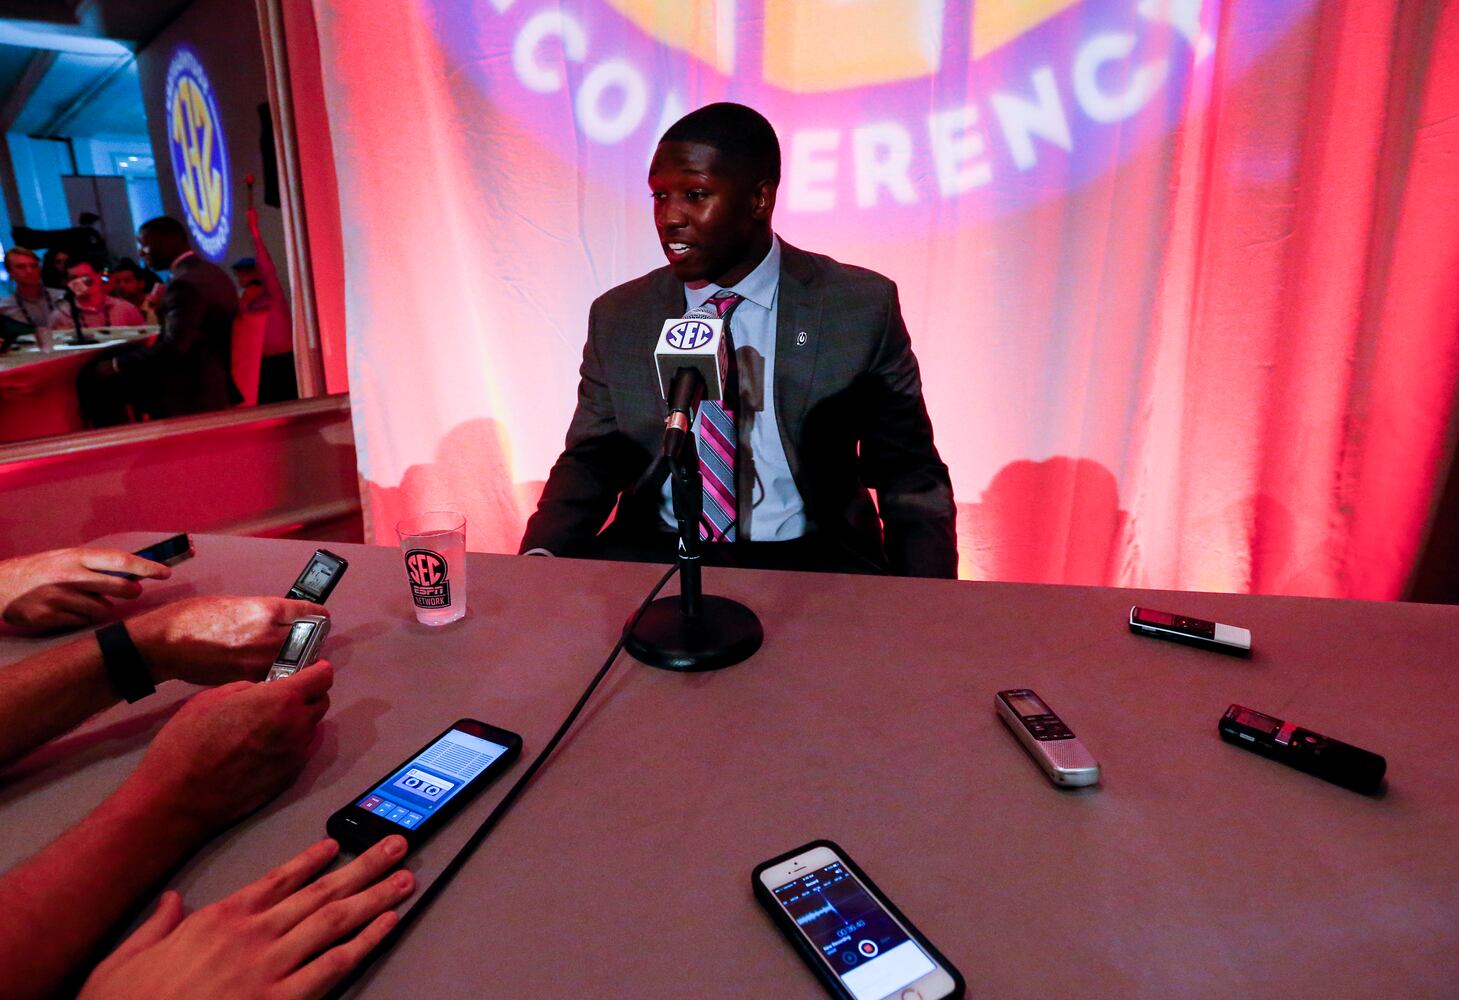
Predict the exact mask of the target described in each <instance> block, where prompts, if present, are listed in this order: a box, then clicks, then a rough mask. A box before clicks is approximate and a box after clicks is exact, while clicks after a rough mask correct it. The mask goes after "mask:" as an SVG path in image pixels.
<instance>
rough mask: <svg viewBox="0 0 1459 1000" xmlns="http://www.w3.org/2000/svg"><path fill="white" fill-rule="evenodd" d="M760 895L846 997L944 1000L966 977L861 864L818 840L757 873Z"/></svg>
mask: <svg viewBox="0 0 1459 1000" xmlns="http://www.w3.org/2000/svg"><path fill="white" fill-rule="evenodd" d="M750 881H751V884H752V886H753V888H754V891H755V898H756V899H757V900H758V901H759V903H760V905H761V906H763V907H764V908H765V910H766V912H767V913H769V914H770V918H771V919H772V920H774V921H775V925H776V926H777V927H778V928H780V931H781V933H783V934H784V935H785V936H786V937H787V938H789V940H790V942H791V944H792V945H793V946H794V947H795V950H796V952H797V953H798V954H799V955H800V957H801V958H802V959H803V960H804V961H805V962H806V964H807V965H809V966H810V968H811V971H812V972H814V973H815V974H816V978H818V979H819V980H820V981H821V985H822V986H824V987H825V988H826V991H827V992H829V993H830V994H831V995H832V996H834V997H839V998H842V1000H884V998H885V1000H892V998H905V1000H943V998H947V997H960V996H962V995H963V988H964V987H963V978H962V975H961V974H960V973H959V972H958V971H957V969H955V968H954V967H953V966H952V965H951V964H950V963H949V962H948V961H947V959H945V958H944V957H943V956H942V954H941V953H940V952H939V951H938V950H937V949H936V948H934V947H933V946H932V944H931V943H930V942H928V940H927V939H926V938H925V937H923V936H922V935H921V933H919V932H918V930H917V928H916V927H914V926H912V923H911V921H909V920H908V919H907V918H906V917H905V916H903V915H902V913H901V911H900V910H898V909H897V908H896V907H895V906H894V905H892V903H891V901H890V900H888V899H887V898H886V896H884V895H883V894H882V892H881V890H880V889H878V888H877V887H876V884H875V883H873V882H872V881H871V879H870V878H869V877H867V875H866V873H865V872H863V871H862V870H861V869H860V868H858V867H857V865H856V862H854V861H852V860H851V858H850V857H849V856H848V855H847V854H846V852H845V851H843V850H841V848H840V847H838V846H836V845H835V844H833V843H832V842H831V841H829V840H817V841H813V842H811V843H809V844H806V845H805V846H803V847H798V848H796V849H795V850H793V851H790V852H789V853H786V854H782V855H780V856H779V857H777V858H771V859H770V860H769V861H766V862H764V863H763V864H761V865H759V866H757V867H756V868H755V871H754V873H753V874H752V875H751V877H750Z"/></svg>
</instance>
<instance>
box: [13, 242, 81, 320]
mask: <svg viewBox="0 0 1459 1000" xmlns="http://www.w3.org/2000/svg"><path fill="white" fill-rule="evenodd" d="M5 270H6V271H7V272H8V273H9V274H10V280H11V281H13V282H15V294H14V295H7V296H6V297H5V298H3V299H0V315H5V316H9V317H10V318H11V319H13V320H15V321H16V322H19V323H24V324H26V325H27V326H33V327H42V326H46V325H47V324H49V323H50V321H51V313H53V312H54V311H55V310H56V308H57V307H58V306H59V305H61V303H63V302H64V301H65V297H64V296H63V295H62V294H61V293H60V292H56V291H52V290H51V289H49V288H47V287H46V286H45V284H44V283H43V282H42V281H41V259H40V257H39V256H38V255H37V254H36V252H35V251H34V250H27V249H25V247H11V248H10V249H9V250H6V251H5Z"/></svg>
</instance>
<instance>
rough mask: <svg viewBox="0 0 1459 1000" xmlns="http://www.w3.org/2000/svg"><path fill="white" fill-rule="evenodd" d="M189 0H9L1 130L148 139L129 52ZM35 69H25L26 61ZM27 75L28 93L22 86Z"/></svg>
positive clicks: (1, 47)
mask: <svg viewBox="0 0 1459 1000" xmlns="http://www.w3.org/2000/svg"><path fill="white" fill-rule="evenodd" d="M191 3H192V0H5V2H4V4H3V5H0V12H3V16H0V95H11V99H6V98H5V97H0V131H5V132H20V133H23V134H26V135H33V136H67V137H73V138H85V137H91V136H101V135H105V136H118V137H134V138H137V139H145V138H146V136H147V121H146V118H145V116H144V115H143V112H142V92H141V86H140V84H139V83H138V80H137V64H136V61H135V59H134V58H133V56H132V53H133V52H135V51H136V50H137V49H139V48H141V47H144V46H145V45H147V44H148V43H149V42H151V41H152V39H154V38H156V37H157V35H158V34H160V33H161V32H162V31H163V29H165V28H166V27H167V25H168V24H170V23H171V22H172V21H173V20H174V19H175V18H176V17H177V16H178V15H179V14H181V13H182V12H183V11H184V10H186V9H187V7H188V6H189V5H190V4H191ZM32 66H34V71H32V72H31V73H29V74H28V73H27V69H28V68H29V67H32ZM28 77H29V88H28V91H27V92H25V93H21V92H19V91H17V87H18V86H23V85H24V84H25V82H26V80H27V78H28Z"/></svg>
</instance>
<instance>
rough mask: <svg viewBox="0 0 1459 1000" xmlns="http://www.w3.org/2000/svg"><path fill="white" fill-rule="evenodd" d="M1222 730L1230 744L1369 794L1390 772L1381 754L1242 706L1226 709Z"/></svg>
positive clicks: (1224, 738) (1221, 723) (1222, 735)
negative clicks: (1386, 773)
mask: <svg viewBox="0 0 1459 1000" xmlns="http://www.w3.org/2000/svg"><path fill="white" fill-rule="evenodd" d="M1218 728H1219V729H1220V731H1221V739H1223V740H1225V741H1226V742H1227V743H1232V744H1235V745H1236V746H1239V747H1241V748H1242V749H1244V750H1250V751H1251V752H1252V753H1257V754H1261V755H1262V756H1263V757H1269V758H1270V759H1272V760H1275V761H1280V762H1281V763H1283V764H1286V765H1287V766H1289V767H1295V768H1296V769H1297V770H1299V771H1306V772H1307V773H1308V774H1310V775H1313V776H1315V777H1318V778H1322V779H1323V780H1324V781H1330V782H1332V783H1333V784H1334V785H1341V786H1342V787H1343V788H1350V789H1352V790H1353V791H1355V792H1363V793H1364V794H1367V795H1371V794H1373V793H1374V792H1376V791H1378V789H1379V787H1380V786H1381V785H1382V784H1383V774H1384V772H1385V771H1387V769H1388V761H1386V760H1384V759H1383V757H1382V756H1381V755H1379V754H1376V753H1373V752H1372V751H1369V750H1364V749H1363V748H1362V747H1355V746H1353V745H1352V744H1351V743H1344V742H1342V741H1341V740H1334V739H1330V738H1328V737H1326V736H1323V735H1322V734H1321V733H1314V732H1313V731H1312V730H1310V729H1302V728H1301V727H1299V726H1297V725H1296V724H1295V723H1291V722H1285V721H1283V720H1282V719H1274V718H1272V717H1271V716H1270V715H1263V714H1262V713H1260V712H1253V711H1252V710H1251V709H1249V708H1243V707H1241V706H1240V705H1232V706H1231V707H1230V708H1228V709H1226V714H1225V715H1223V716H1221V721H1220V723H1219V724H1218Z"/></svg>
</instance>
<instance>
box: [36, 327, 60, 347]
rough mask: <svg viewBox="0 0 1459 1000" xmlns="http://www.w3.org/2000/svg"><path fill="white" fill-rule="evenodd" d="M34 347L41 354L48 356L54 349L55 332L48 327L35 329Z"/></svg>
mask: <svg viewBox="0 0 1459 1000" xmlns="http://www.w3.org/2000/svg"><path fill="white" fill-rule="evenodd" d="M35 346H36V347H38V348H40V350H41V353H42V354H50V353H51V352H52V351H54V350H55V349H56V332H55V331H54V330H52V329H51V328H50V327H49V326H38V327H36V328H35Z"/></svg>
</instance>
